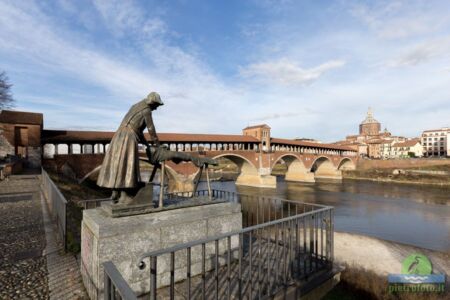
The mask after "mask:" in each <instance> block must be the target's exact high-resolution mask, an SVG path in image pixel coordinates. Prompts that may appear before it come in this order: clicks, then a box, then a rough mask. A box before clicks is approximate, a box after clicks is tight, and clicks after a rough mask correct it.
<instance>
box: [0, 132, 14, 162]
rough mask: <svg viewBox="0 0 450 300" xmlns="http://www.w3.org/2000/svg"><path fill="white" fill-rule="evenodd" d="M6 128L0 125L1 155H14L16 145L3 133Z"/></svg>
mask: <svg viewBox="0 0 450 300" xmlns="http://www.w3.org/2000/svg"><path fill="white" fill-rule="evenodd" d="M3 132H4V130H3V128H1V127H0V157H5V156H6V155H8V154H9V155H14V146H13V145H12V144H11V143H10V142H9V141H8V139H7V138H6V137H5V136H4V134H3Z"/></svg>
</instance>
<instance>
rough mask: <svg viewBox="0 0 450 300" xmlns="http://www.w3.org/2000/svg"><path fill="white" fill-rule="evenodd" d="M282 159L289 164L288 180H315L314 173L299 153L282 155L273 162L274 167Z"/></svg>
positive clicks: (286, 176)
mask: <svg viewBox="0 0 450 300" xmlns="http://www.w3.org/2000/svg"><path fill="white" fill-rule="evenodd" d="M280 160H283V161H284V162H285V163H286V165H287V172H286V174H285V180H286V181H300V182H314V174H313V173H311V172H310V170H309V169H308V168H306V166H305V164H304V163H303V161H302V159H301V158H300V157H298V156H297V155H295V154H284V155H282V156H280V157H279V158H277V159H276V160H275V162H274V163H273V165H272V169H273V167H274V166H275V165H276V164H277V163H278V162H279V161H280Z"/></svg>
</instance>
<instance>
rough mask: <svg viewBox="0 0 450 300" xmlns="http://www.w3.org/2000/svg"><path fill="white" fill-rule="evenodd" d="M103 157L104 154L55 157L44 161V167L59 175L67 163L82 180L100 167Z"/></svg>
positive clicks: (61, 155)
mask: <svg viewBox="0 0 450 300" xmlns="http://www.w3.org/2000/svg"><path fill="white" fill-rule="evenodd" d="M103 157H104V154H60V155H55V156H54V158H53V159H44V160H43V166H44V168H46V169H47V168H48V169H50V170H53V171H56V172H58V173H59V172H61V169H62V166H63V165H64V164H65V163H67V164H68V166H69V167H70V168H71V169H72V170H73V171H74V172H75V174H76V176H77V177H78V178H82V177H84V176H85V175H86V174H87V173H89V172H90V171H92V170H93V169H94V168H96V167H97V166H99V165H100V164H101V163H102V162H103Z"/></svg>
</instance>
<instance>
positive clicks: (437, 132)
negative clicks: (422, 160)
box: [421, 127, 450, 157]
mask: <svg viewBox="0 0 450 300" xmlns="http://www.w3.org/2000/svg"><path fill="white" fill-rule="evenodd" d="M421 142H422V147H423V155H424V156H425V157H449V156H450V152H449V150H450V127H444V128H441V129H432V130H425V131H424V132H423V133H422V137H421Z"/></svg>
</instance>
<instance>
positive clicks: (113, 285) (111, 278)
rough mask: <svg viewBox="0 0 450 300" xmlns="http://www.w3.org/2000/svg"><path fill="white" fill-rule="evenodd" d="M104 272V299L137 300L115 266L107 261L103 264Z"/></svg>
mask: <svg viewBox="0 0 450 300" xmlns="http://www.w3.org/2000/svg"><path fill="white" fill-rule="evenodd" d="M103 270H104V271H103V272H104V281H105V282H104V283H105V285H104V287H105V289H104V299H105V300H106V299H113V300H115V299H126V300H137V297H136V295H135V294H134V292H133V290H132V289H131V288H130V287H129V285H128V284H127V282H126V281H125V280H124V279H123V277H122V275H120V272H119V271H118V270H117V268H116V266H115V265H114V264H113V263H112V262H110V261H107V262H105V263H103Z"/></svg>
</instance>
